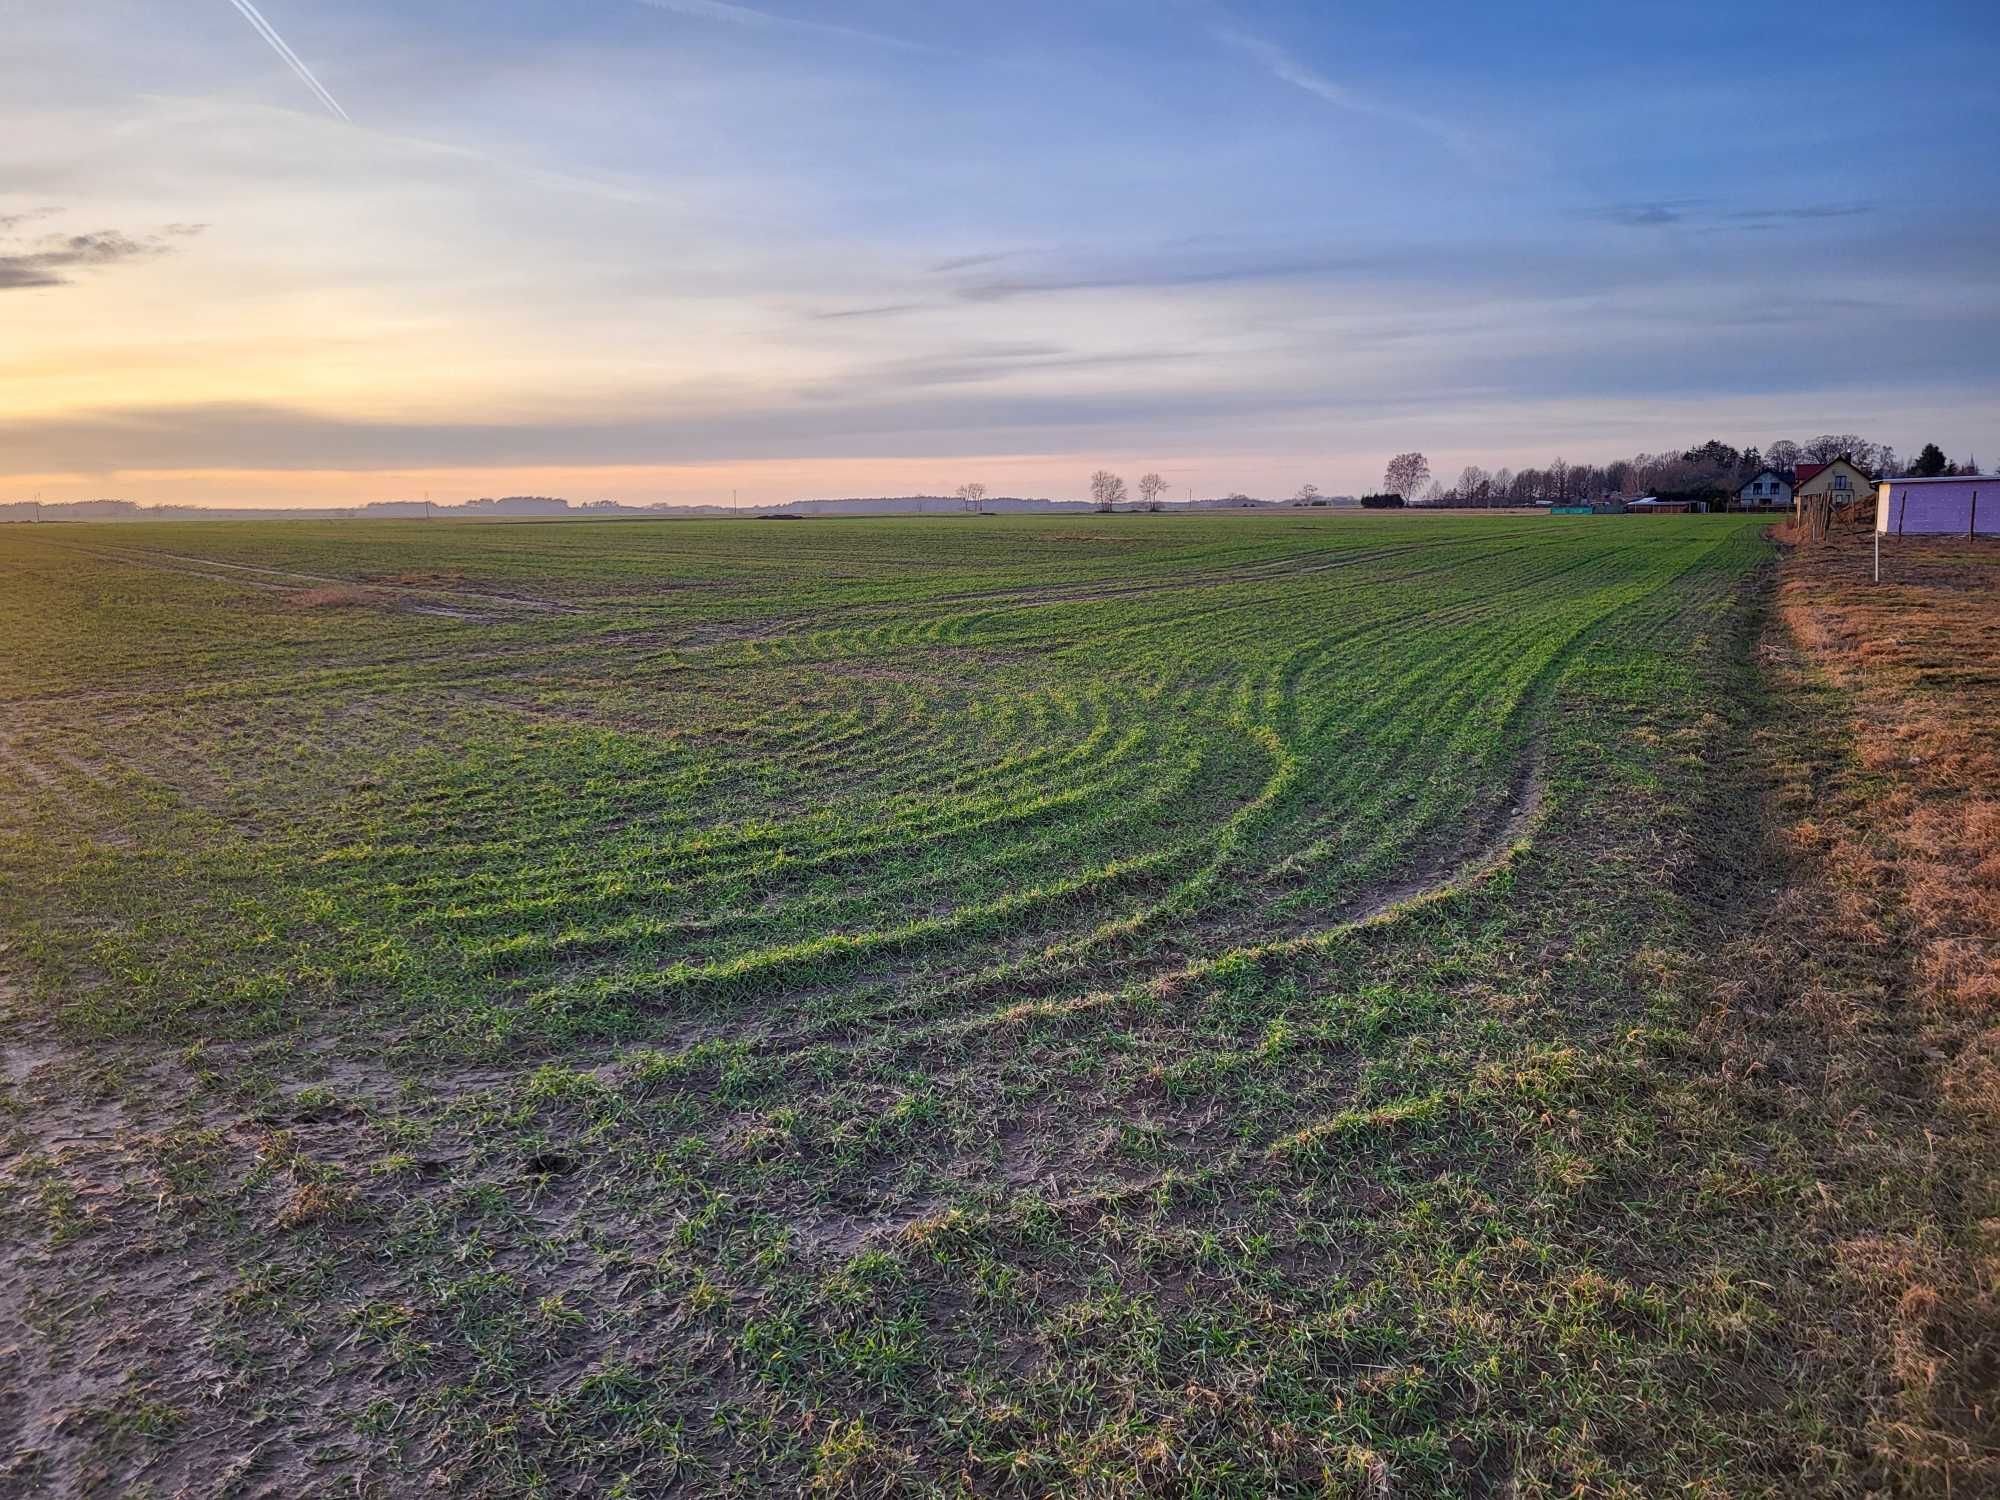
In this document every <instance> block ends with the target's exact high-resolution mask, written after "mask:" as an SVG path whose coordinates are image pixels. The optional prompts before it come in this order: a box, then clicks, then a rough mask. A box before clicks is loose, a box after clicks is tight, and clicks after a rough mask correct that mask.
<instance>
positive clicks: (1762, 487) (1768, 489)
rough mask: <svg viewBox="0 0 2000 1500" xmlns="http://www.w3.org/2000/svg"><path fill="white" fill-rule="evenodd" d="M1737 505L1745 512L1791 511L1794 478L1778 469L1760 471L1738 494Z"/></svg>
mask: <svg viewBox="0 0 2000 1500" xmlns="http://www.w3.org/2000/svg"><path fill="white" fill-rule="evenodd" d="M1736 503H1737V505H1739V506H1740V507H1742V508H1743V509H1744V510H1777V509H1781V508H1782V509H1785V510H1790V509H1791V506H1792V476H1791V475H1789V474H1786V473H1782V472H1780V471H1779V470H1777V469H1759V470H1758V471H1757V472H1756V474H1755V475H1754V476H1753V477H1752V478H1751V480H1750V482H1749V483H1748V484H1745V485H1744V486H1743V487H1742V488H1741V489H1739V490H1737V492H1736Z"/></svg>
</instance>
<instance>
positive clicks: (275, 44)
mask: <svg viewBox="0 0 2000 1500" xmlns="http://www.w3.org/2000/svg"><path fill="white" fill-rule="evenodd" d="M229 3H230V4H231V5H233V6H235V7H236V8H237V9H238V10H239V11H241V12H242V13H243V19H244V20H246V21H248V22H249V23H250V24H251V25H252V26H254V27H256V28H257V35H259V36H261V37H262V38H263V39H264V40H265V41H267V42H269V43H270V44H271V50H272V51H273V52H275V53H277V54H278V56H280V57H282V58H283V59H284V60H285V61H286V63H288V64H289V65H290V66H291V70H292V71H293V72H294V73H296V74H298V75H299V81H300V82H301V83H303V84H304V85H305V86H306V87H307V88H309V89H311V90H312V91H313V97H314V98H316V99H318V100H319V102H320V103H322V104H324V105H325V106H326V107H327V108H328V109H330V110H332V111H333V112H334V113H335V114H336V115H338V116H340V118H341V119H343V120H346V121H347V122H348V123H349V124H352V123H353V120H352V118H351V117H350V116H349V115H348V113H347V111H346V110H344V109H342V108H341V107H340V101H339V100H338V99H336V98H334V97H333V95H332V94H330V93H328V92H327V90H326V85H325V84H323V83H321V82H320V81H319V80H318V79H317V78H315V77H313V71H312V69H311V68H309V67H307V66H306V65H305V64H304V63H303V62H301V61H300V60H299V55H298V53H296V52H294V51H293V50H292V49H291V48H290V47H287V46H286V45H285V39H284V38H283V37H281V36H279V35H278V32H277V28H276V27H274V26H272V24H271V23H270V22H269V21H267V20H265V19H264V16H263V13H262V12H261V11H259V10H258V9H257V7H256V6H254V5H252V4H251V3H250V0H229Z"/></svg>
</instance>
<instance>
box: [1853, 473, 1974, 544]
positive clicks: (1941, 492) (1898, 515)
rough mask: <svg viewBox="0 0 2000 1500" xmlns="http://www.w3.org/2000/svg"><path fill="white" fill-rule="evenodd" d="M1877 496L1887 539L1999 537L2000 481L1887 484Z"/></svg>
mask: <svg viewBox="0 0 2000 1500" xmlns="http://www.w3.org/2000/svg"><path fill="white" fill-rule="evenodd" d="M1876 496H1877V499H1878V500H1879V501H1880V503H1879V504H1878V505H1877V506H1876V507H1875V530H1876V531H1877V532H1878V533H1879V534H1881V535H1883V536H1965V537H1971V536H2000V476H1996V475H1993V474H1960V475H1957V476H1954V477H1950V478H1942V479H1885V480H1883V481H1882V483H1881V484H1880V485H1879V486H1878V487H1877V490H1876Z"/></svg>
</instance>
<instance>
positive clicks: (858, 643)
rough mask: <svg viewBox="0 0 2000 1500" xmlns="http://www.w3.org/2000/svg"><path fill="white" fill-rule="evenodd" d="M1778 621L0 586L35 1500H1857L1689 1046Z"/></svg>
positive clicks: (1668, 612) (583, 573)
mask: <svg viewBox="0 0 2000 1500" xmlns="http://www.w3.org/2000/svg"><path fill="white" fill-rule="evenodd" d="M1774 558H1775V554H1774V551H1773V549H1772V548H1771V547H1770V545H1769V544H1768V543H1767V542H1766V541H1765V540H1764V538H1763V536H1762V531H1761V526H1760V525H1759V524H1758V523H1757V522H1755V521H1754V520H1752V521H1750V522H1747V523H1745V522H1741V521H1738V520H1737V519H1734V518H1720V517H1715V518H1710V517H1689V518H1666V517H1663V518H1578V519H1574V520H1571V519H1557V518H1549V517H1543V516H1504V517H1490V518H1489V517H1478V518H1474V517H1437V516H1396V515H1384V516H1373V515H1370V516H1351V515H1350V516H1320V515H1312V516H1305V515H1297V514H1285V515H1251V516H1226V515H1225V516H1144V515H1131V516H1116V517H1097V516H1088V517H1085V516H1077V517H1043V516H1032V517H1031V516H1022V517H991V518H986V519H977V518H960V517H953V518H936V519H901V520H888V521H850V520H840V521H810V522H803V523H785V524H778V523H733V522H662V523H652V522H639V523H607V524H568V525H526V524H524V525H477V524H464V523H432V524H425V523H400V524H389V523H380V524H363V523H328V524H317V523H299V524H254V525H253V524H243V525H221V524H217V525H210V524H182V525H174V526H159V527H145V526H118V527H108V526H107V527H85V526H70V527H56V526H45V527H39V528H34V527H10V528H0V640H4V641H5V643H6V645H5V649H4V653H0V880H4V882H5V890H4V893H0V903H4V904H0V940H4V946H0V986H4V988H5V989H6V990H7V991H8V992H9V993H10V994H11V1006H12V1010H13V1013H14V1017H15V1019H14V1020H13V1021H12V1022H11V1023H10V1025H9V1026H8V1029H6V1030H5V1031H0V1035H4V1036H6V1037H7V1039H8V1041H9V1059H10V1061H9V1067H8V1071H7V1080H8V1081H7V1089H8V1093H7V1094H6V1096H5V1100H4V1102H0V1111H4V1113H0V1120H4V1121H6V1122H7V1124H8V1128H9V1129H10V1130H11V1132H12V1135H11V1139H10V1140H9V1142H8V1144H7V1146H6V1148H5V1152H4V1154H0V1164H4V1168H5V1170H6V1172H7V1174H8V1176H9V1177H10V1178H11V1187H10V1188H9V1190H8V1191H9V1194H10V1196H11V1198H12V1199H13V1201H12V1203H11V1204H10V1205H9V1206H8V1207H6V1208H5V1209H4V1210H0V1236H4V1237H3V1238H0V1250H4V1252H5V1254H6V1255H7V1257H8V1264H7V1266H6V1269H5V1270H4V1272H0V1345H6V1344H8V1343H10V1342H11V1343H12V1344H13V1346H14V1347H13V1349H12V1350H11V1352H0V1487H4V1485H5V1484H6V1483H7V1482H9V1481H11V1482H12V1483H13V1484H15V1485H16V1486H17V1487H18V1488H20V1489H21V1492H23V1493H27V1492H32V1491H33V1490H35V1489H37V1488H46V1489H49V1490H52V1491H55V1492H74V1493H88V1494H95V1493H101V1492H128V1491H132V1490H134V1489H135V1488H136V1489H141V1490H145V1491H146V1492H150V1493H160V1494H170V1493H175V1492H176V1491H177V1490H178V1489H180V1488H181V1487H183V1486H191V1489H190V1491H189V1492H191V1493H210V1492H214V1493H242V1494H255V1493H264V1492H267V1491H268V1492H274V1493H287V1494H295V1493H318V1492H322V1491H323V1492H327V1493H364V1494H371V1493H379V1494H395V1493H404V1492H408V1491H409V1490H411V1489H412V1488H413V1487H415V1486H417V1485H420V1484H424V1483H429V1484H432V1485H435V1486H437V1487H440V1488H444V1489H447V1490H451V1491H457V1492H465V1493H483V1494H494V1495H502V1494H505V1495H513V1494H561V1493H577V1492H590V1493H607V1494H608V1493H630V1494H657V1493H666V1492H676V1491H679V1492H686V1493H698V1494H707V1493H739V1494H745V1495H749V1494H768V1493H773V1492H790V1491H793V1490H799V1489H806V1488H811V1489H813V1490H815V1491H816V1492H820V1493H828V1494H857V1495H859V1494H886V1493H905V1492H907V1493H925V1492H929V1493H960V1492H978V1493H1007V1494H1022V1495H1035V1494H1044V1493H1049V1492H1052V1491H1069V1492H1083V1493H1093V1494H1127V1493H1132V1494H1137V1493H1160V1494H1240V1495H1259V1494H1268V1493H1273V1492H1287V1493H1332V1494H1353V1495H1357V1496H1389V1495H1395V1496H1404V1495H1476V1494H1502V1493H1517V1494H1522V1495H1529V1494H1564V1495H1568V1494H1576V1493H1588V1494H1632V1495H1638V1494H1659V1493H1667V1492H1675V1493H1678V1492H1682V1491H1683V1490H1686V1491H1687V1492H1693V1493H1707V1494H1723V1493H1731V1494H1736V1493H1745V1494H1748V1493H1821V1494H1823V1493H1850V1492H1852V1493H1861V1492H1863V1491H1864V1490H1865V1489H1867V1488H1869V1487H1871V1486H1875V1487H1879V1486H1880V1485H1881V1484H1882V1483H1883V1482H1884V1481H1883V1475H1884V1473H1885V1472H1886V1471H1885V1470H1884V1469H1883V1468H1882V1466H1881V1461H1880V1459H1879V1457H1878V1455H1876V1454H1875V1453H1873V1452H1871V1451H1870V1449H1869V1445H1868V1442H1867V1441H1866V1440H1865V1439H1864V1438H1863V1436H1862V1428H1863V1422H1862V1417H1861V1413H1862V1411H1863V1407H1864V1405H1865V1403H1866V1402H1867V1401H1868V1400H1869V1399H1871V1398H1870V1396H1869V1394H1868V1391H1867V1390H1866V1389H1865V1388H1864V1387H1865V1380H1864V1377H1863V1376H1862V1375H1861V1374H1858V1373H1857V1367H1858V1366H1859V1365H1861V1364H1865V1361H1862V1360H1858V1359H1857V1360H1846V1359H1843V1358H1833V1357H1829V1356H1828V1355H1827V1352H1826V1351H1827V1347H1828V1340H1829V1339H1833V1338H1835V1337H1836V1332H1837V1331H1835V1332H1830V1331H1829V1330H1830V1326H1831V1325H1830V1322H1829V1320H1830V1319H1833V1318H1835V1316H1836V1314H1835V1313H1834V1312H1832V1311H1830V1310H1829V1309H1830V1308H1832V1306H1833V1305H1834V1304H1833V1302H1832V1301H1831V1300H1830V1299H1829V1294H1828V1292H1827V1290H1826V1289H1827V1287H1829V1286H1831V1285H1832V1284H1833V1277H1834V1272H1833V1271H1832V1269H1831V1268H1830V1265H1829V1263H1828V1261H1827V1257H1826V1254H1825V1248H1824V1246H1825V1236H1824V1234H1823V1232H1822V1230H1821V1228H1820V1227H1817V1226H1815V1225H1814V1224H1812V1223H1811V1222H1810V1215H1809V1211H1808V1205H1809V1200H1811V1199H1812V1191H1811V1185H1812V1183H1813V1182H1814V1180H1815V1171H1816V1168H1815V1166H1814V1164H1813V1161H1812V1159H1811V1148H1810V1146H1807V1145H1802V1144H1801V1142H1808V1141H1811V1140H1816V1139H1818V1134H1819V1133H1823V1132H1824V1129H1825V1126H1824V1123H1823V1122H1817V1121H1815V1120H1813V1119H1810V1118H1804V1117H1801V1118H1793V1117H1791V1116H1789V1115H1787V1114H1785V1112H1784V1111H1775V1112H1774V1111H1772V1110H1770V1109H1768V1108H1765V1107H1763V1106H1760V1105H1757V1104H1756V1103H1755V1102H1754V1101H1753V1102H1751V1103H1748V1104H1746V1103H1744V1102H1743V1101H1742V1100H1740V1099H1739V1098H1738V1097H1737V1095H1736V1093H1735V1092H1734V1091H1733V1085H1726V1083H1725V1082H1723V1081H1718V1080H1717V1078H1716V1077H1715V1075H1714V1070H1713V1068H1712V1067H1711V1062H1712V1056H1711V1052H1712V1046H1711V1044H1712V1041H1713V1039H1712V1038H1711V1037H1709V1036H1708V1035H1707V1033H1705V1032H1700V1031H1699V1027H1698V1023H1699V1022H1700V1018H1701V1016H1702V1014H1704V1011H1705V1005H1706V1000H1705V998H1704V997H1705V996H1707V995H1708V994H1710V993H1711V989H1710V986H1711V985H1712V980H1713V976H1712V975H1711V974H1708V973H1706V972H1705V970H1704V964H1705V963H1706V962H1707V961H1708V960H1709V959H1710V957H1711V956H1712V954H1713V953H1714V951H1716V949H1717V947H1718V946H1719V945H1720V944H1721V943H1722V942H1724V941H1725V940H1727V939H1728V938H1730V937H1732V936H1736V935H1739V934H1740V931H1741V928H1742V924H1743V922H1744V921H1746V920H1748V917H1747V916H1746V914H1754V913H1758V912H1762V911H1764V910H1767V909H1768V908H1769V906H1770V904H1771V903H1772V901H1773V900H1774V897H1775V894H1776V889H1777V884H1778V882H1779V880H1780V878H1781V876H1780V873H1779V872H1778V871H1777V870H1776V868H1775V867H1774V866H1772V865H1771V863H1770V855H1769V850H1768V846H1767V843H1766V815H1765V812H1764V806H1765V799H1766V798H1767V796H1768V795H1769V792H1770V775H1769V773H1768V769H1767V767H1766V766H1765V765H1764V763H1763V762H1764V761H1766V760H1768V759H1769V758H1770V747H1769V744H1768V743H1763V742H1759V741H1756V740H1755V739H1753V735H1754V734H1755V733H1756V732H1757V729H1758V725H1759V724H1760V723H1761V722H1762V720H1763V718H1764V717H1765V716H1766V715H1767V713H1768V705H1766V704H1765V702H1764V699H1763V696H1762V695H1763V694H1764V692H1765V689H1764V688H1762V687H1760V686H1759V685H1758V675H1757V664H1756V656H1755V652H1756V648H1757V644H1758V641H1759V639H1760V633H1762V632H1765V631H1766V630H1767V629H1768V628H1770V627H1769V626H1768V622H1767V621H1766V618H1765V610H1766V600H1767V599H1768V597H1769V593H1770V574H1771V569H1772V567H1773V566H1774ZM10 1388H11V1389H10ZM9 1438H11V1441H6V1440H7V1439H9ZM10 1451H11V1457H10V1456H9V1454H10ZM148 1486H150V1489H149V1490H146V1487H148ZM621 1486H622V1488H621Z"/></svg>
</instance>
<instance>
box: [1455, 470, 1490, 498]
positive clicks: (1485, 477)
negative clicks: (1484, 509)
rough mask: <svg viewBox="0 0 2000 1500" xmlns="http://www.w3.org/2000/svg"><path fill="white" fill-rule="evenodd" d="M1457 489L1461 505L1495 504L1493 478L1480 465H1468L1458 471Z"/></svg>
mask: <svg viewBox="0 0 2000 1500" xmlns="http://www.w3.org/2000/svg"><path fill="white" fill-rule="evenodd" d="M1455 488H1456V490H1457V500H1458V503H1459V504H1460V505H1490V504H1492V503H1493V476H1492V475H1491V474H1488V473H1487V472H1486V471H1485V470H1484V469H1482V468H1480V467H1479V465H1478V464H1467V465H1466V466H1465V467H1464V468H1462V469H1460V470H1459V471H1458V484H1457V485H1456V486H1455Z"/></svg>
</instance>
